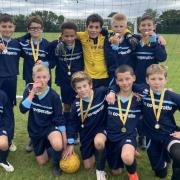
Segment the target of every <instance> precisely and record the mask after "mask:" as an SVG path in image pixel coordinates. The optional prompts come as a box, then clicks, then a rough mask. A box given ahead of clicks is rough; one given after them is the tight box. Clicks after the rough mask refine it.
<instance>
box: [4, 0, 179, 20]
mask: <svg viewBox="0 0 180 180" xmlns="http://www.w3.org/2000/svg"><path fill="white" fill-rule="evenodd" d="M147 8H152V9H156V10H157V11H158V12H159V13H161V12H162V11H164V10H167V9H180V0H0V12H3V13H10V14H30V13H31V12H32V11H35V10H48V11H53V12H54V13H56V14H58V15H60V14H62V15H64V16H65V17H68V18H86V17H87V16H88V15H89V14H91V13H99V14H100V15H102V16H103V17H104V18H105V17H107V16H108V15H109V14H110V13H111V12H123V13H125V14H126V15H127V16H128V17H136V16H141V15H142V14H143V12H144V10H145V9H147Z"/></svg>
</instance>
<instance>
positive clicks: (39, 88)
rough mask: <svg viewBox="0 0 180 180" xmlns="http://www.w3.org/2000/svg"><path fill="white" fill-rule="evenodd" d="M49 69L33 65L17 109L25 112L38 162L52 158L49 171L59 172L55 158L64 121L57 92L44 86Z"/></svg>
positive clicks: (62, 139) (63, 136) (63, 142)
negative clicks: (29, 78) (30, 81)
mask: <svg viewBox="0 0 180 180" xmlns="http://www.w3.org/2000/svg"><path fill="white" fill-rule="evenodd" d="M49 78H50V76H49V70H48V68H47V67H45V66H44V65H41V64H39V65H35V66H34V68H33V81H34V83H31V84H28V85H27V87H26V89H25V92H24V95H23V99H22V101H21V103H20V111H21V112H22V113H26V112H27V111H29V116H28V133H29V136H30V138H31V140H32V144H33V148H34V153H35V156H36V160H37V162H38V164H39V165H43V164H45V163H46V162H47V161H48V159H49V156H52V158H53V160H54V168H53V174H54V175H55V176H58V175H60V174H61V171H60V169H59V160H60V157H61V152H62V149H63V145H64V148H65V146H66V133H65V122H64V117H63V115H62V107H61V101H60V98H59V95H58V94H57V93H56V92H55V91H54V90H53V89H52V88H50V87H49V86H48V81H49Z"/></svg>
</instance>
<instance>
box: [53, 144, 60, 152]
mask: <svg viewBox="0 0 180 180" xmlns="http://www.w3.org/2000/svg"><path fill="white" fill-rule="evenodd" d="M52 148H53V149H54V150H55V151H61V150H62V143H60V142H57V143H54V144H53V145H52Z"/></svg>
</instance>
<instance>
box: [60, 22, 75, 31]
mask: <svg viewBox="0 0 180 180" xmlns="http://www.w3.org/2000/svg"><path fill="white" fill-rule="evenodd" d="M65 29H73V30H74V31H75V32H77V26H76V24H74V23H73V22H64V23H63V24H62V25H61V32H62V33H63V32H64V30H65Z"/></svg>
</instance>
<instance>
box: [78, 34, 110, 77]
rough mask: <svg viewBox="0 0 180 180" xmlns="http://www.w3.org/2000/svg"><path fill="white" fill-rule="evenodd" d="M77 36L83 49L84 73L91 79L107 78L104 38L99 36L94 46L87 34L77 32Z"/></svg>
mask: <svg viewBox="0 0 180 180" xmlns="http://www.w3.org/2000/svg"><path fill="white" fill-rule="evenodd" d="M77 36H78V39H80V41H81V43H82V47H83V55H84V64H85V72H86V73H87V74H88V75H89V76H90V77H91V78H93V79H102V78H108V73H107V68H106V65H105V57H104V39H105V37H104V36H102V35H101V34H100V35H99V36H98V42H97V44H94V41H93V40H92V39H90V38H89V36H88V33H87V32H78V33H77Z"/></svg>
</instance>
